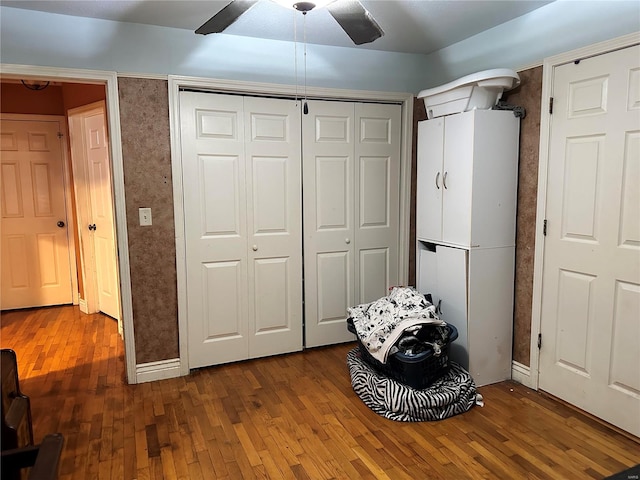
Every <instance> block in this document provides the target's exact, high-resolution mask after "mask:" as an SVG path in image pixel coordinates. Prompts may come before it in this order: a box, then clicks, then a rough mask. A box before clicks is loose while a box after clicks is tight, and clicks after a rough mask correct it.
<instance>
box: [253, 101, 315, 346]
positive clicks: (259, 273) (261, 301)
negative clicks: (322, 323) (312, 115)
mask: <svg viewBox="0 0 640 480" xmlns="http://www.w3.org/2000/svg"><path fill="white" fill-rule="evenodd" d="M244 115H245V122H244V125H245V132H246V133H245V146H246V159H247V165H246V169H247V190H246V191H247V212H248V218H247V220H248V225H249V228H248V241H249V250H248V251H249V261H248V268H249V276H248V279H249V334H250V336H249V356H250V357H252V358H253V357H261V356H265V355H273V354H278V353H285V352H292V351H297V350H301V349H302V225H301V216H302V191H301V184H300V183H301V165H300V164H301V162H300V108H299V105H298V104H297V103H296V102H294V101H291V100H280V99H272V98H251V97H245V101H244Z"/></svg>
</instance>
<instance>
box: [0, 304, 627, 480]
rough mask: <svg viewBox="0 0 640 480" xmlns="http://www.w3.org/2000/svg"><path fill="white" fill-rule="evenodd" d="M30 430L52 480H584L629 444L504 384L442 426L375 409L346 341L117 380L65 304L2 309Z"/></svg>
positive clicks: (97, 323)
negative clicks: (51, 447)
mask: <svg viewBox="0 0 640 480" xmlns="http://www.w3.org/2000/svg"><path fill="white" fill-rule="evenodd" d="M0 321H1V327H2V328H1V337H0V345H1V346H2V348H13V349H14V350H15V351H16V353H17V355H18V366H19V371H20V379H21V387H22V390H23V392H24V393H25V394H26V395H29V396H30V397H31V402H32V413H33V419H34V435H35V439H36V442H39V441H40V440H41V439H42V437H43V436H44V435H46V434H47V433H52V432H60V433H62V434H63V435H64V437H65V447H64V450H63V456H62V459H61V464H60V471H59V478H60V479H82V480H85V479H109V478H111V479H117V480H121V479H126V480H132V479H138V480H143V479H173V478H178V479H190V480H191V479H194V480H195V479H206V480H209V479H249V478H273V479H280V478H297V479H312V480H316V479H332V478H336V479H338V478H339V479H343V478H344V479H346V478H348V479H356V478H369V479H394V480H395V479H407V480H408V479H411V480H416V479H467V478H473V479H476V478H490V479H515V478H518V479H519V478H537V479H547V478H550V479H577V478H580V479H583V478H596V479H597V478H604V477H606V476H609V475H611V474H614V473H617V472H620V471H622V470H625V469H627V468H629V467H631V466H634V465H636V464H638V463H640V445H639V444H638V443H636V442H634V441H633V440H632V439H629V438H627V437H625V436H623V435H621V434H619V433H616V432H615V431H613V430H610V429H608V428H607V427H606V426H604V425H602V424H600V423H599V422H597V421H595V420H593V419H591V418H589V417H587V416H585V415H582V414H581V413H579V412H576V411H575V410H573V409H571V408H569V407H567V406H565V405H563V404H562V403H559V402H557V401H555V400H553V399H551V398H549V397H547V396H545V395H543V394H540V393H537V392H535V391H532V390H530V389H528V388H525V387H523V386H521V385H519V384H517V383H514V382H503V383H499V384H496V385H491V386H487V387H482V388H481V389H479V390H480V392H481V393H482V395H483V396H484V399H485V406H484V407H475V408H473V409H472V410H471V411H469V412H467V413H465V414H463V415H459V416H456V417H453V418H450V419H447V420H443V421H440V422H427V423H398V422H393V421H390V420H386V419H384V418H382V417H379V416H377V415H376V414H374V413H373V412H372V411H371V410H369V409H368V408H367V407H366V406H365V405H364V404H363V403H362V402H361V401H360V399H359V398H358V397H357V396H356V395H355V394H354V393H353V390H352V389H351V383H350V378H349V373H348V370H347V367H346V354H347V352H348V351H349V350H350V349H351V348H352V347H353V345H352V344H345V345H338V346H333V347H326V348H319V349H313V350H310V351H306V352H303V353H296V354H291V355H285V356H279V357H271V358H265V359H259V360H253V361H247V362H241V363H236V364H229V365H224V366H218V367H210V368H204V369H200V370H197V371H194V372H192V374H191V375H189V376H187V377H182V378H177V379H170V380H162V381H158V382H152V383H146V384H140V385H127V384H126V380H125V372H124V356H123V351H124V347H123V342H122V340H121V339H120V337H119V336H118V334H117V325H116V323H115V321H113V320H112V319H110V318H108V317H105V316H103V315H84V314H82V313H80V312H79V310H78V308H77V307H50V308H44V309H35V310H25V311H12V312H3V314H2V318H1V320H0Z"/></svg>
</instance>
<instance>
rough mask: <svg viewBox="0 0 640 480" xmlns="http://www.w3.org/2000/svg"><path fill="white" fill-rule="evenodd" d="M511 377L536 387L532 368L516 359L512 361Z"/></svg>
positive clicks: (523, 383) (530, 386) (515, 380)
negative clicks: (532, 376)
mask: <svg viewBox="0 0 640 480" xmlns="http://www.w3.org/2000/svg"><path fill="white" fill-rule="evenodd" d="M511 379H512V380H513V381H514V382H518V383H521V384H522V385H525V386H527V387H529V388H536V387H535V386H534V382H533V381H532V379H531V369H530V368H529V367H527V366H526V365H523V364H522V363H520V362H516V361H515V360H514V361H512V362H511Z"/></svg>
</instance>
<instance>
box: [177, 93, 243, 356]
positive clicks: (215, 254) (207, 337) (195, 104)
mask: <svg viewBox="0 0 640 480" xmlns="http://www.w3.org/2000/svg"><path fill="white" fill-rule="evenodd" d="M242 112H243V99H242V97H240V96H224V95H213V94H206V93H194V92H181V93H180V121H181V141H182V166H183V176H184V177H183V184H184V185H185V188H184V213H185V216H184V221H185V246H186V265H187V323H188V336H189V342H188V343H189V367H190V368H195V367H201V366H206V365H213V364H216V363H224V362H231V361H235V360H242V359H246V358H247V357H248V345H249V342H248V280H247V257H248V253H247V219H246V210H247V208H246V194H245V188H246V187H245V156H244V115H243V113H242Z"/></svg>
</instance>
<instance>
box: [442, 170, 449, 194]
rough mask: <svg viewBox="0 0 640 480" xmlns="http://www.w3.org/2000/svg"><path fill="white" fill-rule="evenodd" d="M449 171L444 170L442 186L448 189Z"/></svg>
mask: <svg viewBox="0 0 640 480" xmlns="http://www.w3.org/2000/svg"><path fill="white" fill-rule="evenodd" d="M448 173H449V172H444V175H443V176H442V186H443V187H444V188H445V190H447V174H448Z"/></svg>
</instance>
